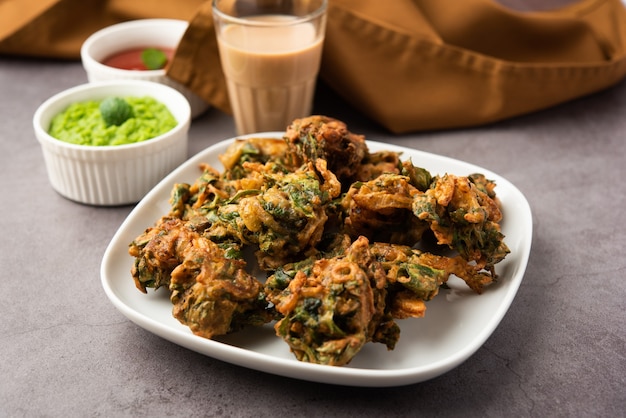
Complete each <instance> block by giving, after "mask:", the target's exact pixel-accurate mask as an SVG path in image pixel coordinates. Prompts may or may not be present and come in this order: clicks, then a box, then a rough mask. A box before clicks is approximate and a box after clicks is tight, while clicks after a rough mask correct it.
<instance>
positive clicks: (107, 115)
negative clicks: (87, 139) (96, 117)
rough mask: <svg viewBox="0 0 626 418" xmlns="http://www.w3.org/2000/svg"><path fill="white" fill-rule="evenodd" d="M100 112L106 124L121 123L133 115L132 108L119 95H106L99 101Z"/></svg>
mask: <svg viewBox="0 0 626 418" xmlns="http://www.w3.org/2000/svg"><path fill="white" fill-rule="evenodd" d="M100 113H101V114H102V119H104V123H105V124H106V125H107V126H111V125H117V126H119V125H121V124H122V123H124V122H125V121H126V120H127V119H130V118H132V117H133V116H134V112H133V108H132V106H131V105H130V104H128V102H127V101H126V100H124V99H121V98H119V97H107V98H106V99H104V100H103V101H102V102H101V103H100Z"/></svg>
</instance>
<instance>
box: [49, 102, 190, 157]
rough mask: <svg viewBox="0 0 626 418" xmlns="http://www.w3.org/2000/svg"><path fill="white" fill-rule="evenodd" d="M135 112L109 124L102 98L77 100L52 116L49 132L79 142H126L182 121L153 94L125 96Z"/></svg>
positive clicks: (139, 140)
mask: <svg viewBox="0 0 626 418" xmlns="http://www.w3.org/2000/svg"><path fill="white" fill-rule="evenodd" d="M124 100H126V102H128V104H130V105H131V107H132V109H133V116H132V117H131V118H129V119H126V120H125V121H124V122H123V123H121V124H120V125H119V126H118V125H111V126H107V124H106V123H105V121H104V119H103V118H102V115H101V113H100V103H101V102H100V101H96V100H94V101H86V102H78V103H73V104H71V105H70V106H68V107H67V109H65V110H64V111H63V112H61V113H59V114H58V115H56V116H55V117H54V118H52V121H51V122H50V128H49V130H48V133H49V134H50V135H51V136H53V137H54V138H56V139H59V140H61V141H64V142H69V143H72V144H78V145H93V146H105V145H124V144H133V143H136V142H141V141H146V140H148V139H151V138H154V137H156V136H159V135H162V134H164V133H166V132H168V131H170V130H171V129H172V128H174V127H175V126H176V125H177V124H178V122H177V121H176V118H174V116H173V115H172V113H171V112H170V111H169V109H168V108H167V106H165V105H164V104H163V103H161V102H159V101H158V100H156V99H154V98H152V97H124Z"/></svg>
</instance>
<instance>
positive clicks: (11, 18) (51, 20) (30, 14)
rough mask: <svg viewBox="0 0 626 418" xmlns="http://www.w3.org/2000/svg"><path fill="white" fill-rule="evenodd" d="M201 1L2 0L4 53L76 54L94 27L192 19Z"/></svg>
mask: <svg viewBox="0 0 626 418" xmlns="http://www.w3.org/2000/svg"><path fill="white" fill-rule="evenodd" d="M202 1H203V0H177V1H169V2H168V1H162V0H132V1H126V0H14V1H11V0H8V1H4V0H0V53H1V54H10V55H18V56H33V57H47V58H62V59H77V58H79V57H80V47H81V45H82V43H83V41H84V40H85V39H87V37H89V35H91V34H92V33H93V32H95V31H97V30H99V29H102V28H104V27H106V26H109V25H112V24H115V23H119V22H123V21H126V20H132V19H143V18H159V17H161V18H173V19H183V20H189V19H191V17H192V16H193V15H194V13H195V11H196V10H197V9H198V7H199V6H200V4H202Z"/></svg>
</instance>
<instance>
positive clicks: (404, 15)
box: [168, 0, 626, 133]
mask: <svg viewBox="0 0 626 418" xmlns="http://www.w3.org/2000/svg"><path fill="white" fill-rule="evenodd" d="M210 6H211V5H210V2H207V3H205V4H203V5H202V6H201V7H200V9H199V10H198V12H197V13H196V15H195V17H194V18H193V19H192V20H191V23H190V28H189V30H188V31H187V34H186V35H185V37H184V39H183V41H182V43H181V45H180V47H179V50H178V53H177V55H176V57H175V59H174V62H173V63H172V65H171V67H170V68H169V70H168V74H169V75H170V77H172V78H174V79H177V80H178V81H180V82H182V83H185V84H187V85H188V86H189V87H190V88H192V89H193V90H194V91H196V92H197V93H198V94H199V95H200V96H202V97H204V98H205V100H207V101H209V102H210V103H212V104H213V105H214V106H216V107H218V108H220V109H222V110H224V111H229V104H228V97H227V94H226V87H225V84H224V78H223V75H222V72H221V69H220V66H219V55H218V50H217V44H216V40H215V35H214V28H213V22H212V16H211V7H210ZM625 46H626V11H625V10H624V7H623V5H622V4H621V3H620V1H619V0H583V1H580V2H578V3H575V4H573V5H571V6H569V7H565V8H561V9H559V10H554V11H546V12H535V13H522V12H516V11H512V10H509V9H506V8H504V7H503V6H501V5H499V4H498V3H495V2H493V1H490V0H463V1H458V0H394V1H392V2H381V1H379V0H330V2H329V10H328V26H327V30H326V41H325V43H324V53H323V59H322V68H321V73H320V76H321V78H322V79H323V80H324V81H325V82H326V83H327V84H328V85H329V86H331V87H332V88H333V90H335V91H336V92H337V93H338V94H339V95H341V96H342V97H343V98H345V99H346V101H348V102H349V103H351V104H352V105H353V106H355V107H356V108H357V109H360V110H361V111H362V112H363V113H365V114H366V115H367V116H369V117H370V118H372V119H374V120H376V121H378V122H379V123H380V124H382V125H383V126H385V127H386V128H388V129H389V130H390V131H392V132H395V133H405V132H410V131H420V130H435V129H446V128H460V127H469V126H475V125H481V124H486V123H490V122H494V121H498V120H502V119H505V118H509V117H513V116H517V115H522V114H525V113H529V112H532V111H536V110H540V109H544V108H547V107H549V106H553V105H556V104H559V103H563V102H566V101H568V100H571V99H574V98H576V97H580V96H583V95H587V94H590V93H593V92H596V91H599V90H602V89H604V88H607V87H609V86H612V85H614V84H615V83H617V82H618V81H620V80H621V79H622V78H623V77H624V76H625V75H626V51H625V49H624V48H625Z"/></svg>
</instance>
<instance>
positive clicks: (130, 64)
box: [102, 47, 174, 71]
mask: <svg viewBox="0 0 626 418" xmlns="http://www.w3.org/2000/svg"><path fill="white" fill-rule="evenodd" d="M147 48H148V47H144V48H134V49H127V50H124V51H121V52H118V53H116V54H113V55H111V56H109V57H107V58H105V59H104V60H102V64H104V65H106V66H109V67H113V68H119V69H122V70H138V71H146V70H148V68H146V66H145V64H144V63H143V61H142V60H141V53H142V52H143V51H144V50H146V49H147ZM157 49H159V50H161V51H163V53H165V56H166V57H167V62H169V61H170V60H171V59H172V57H173V56H174V49H173V48H161V47H158V48H157Z"/></svg>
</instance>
